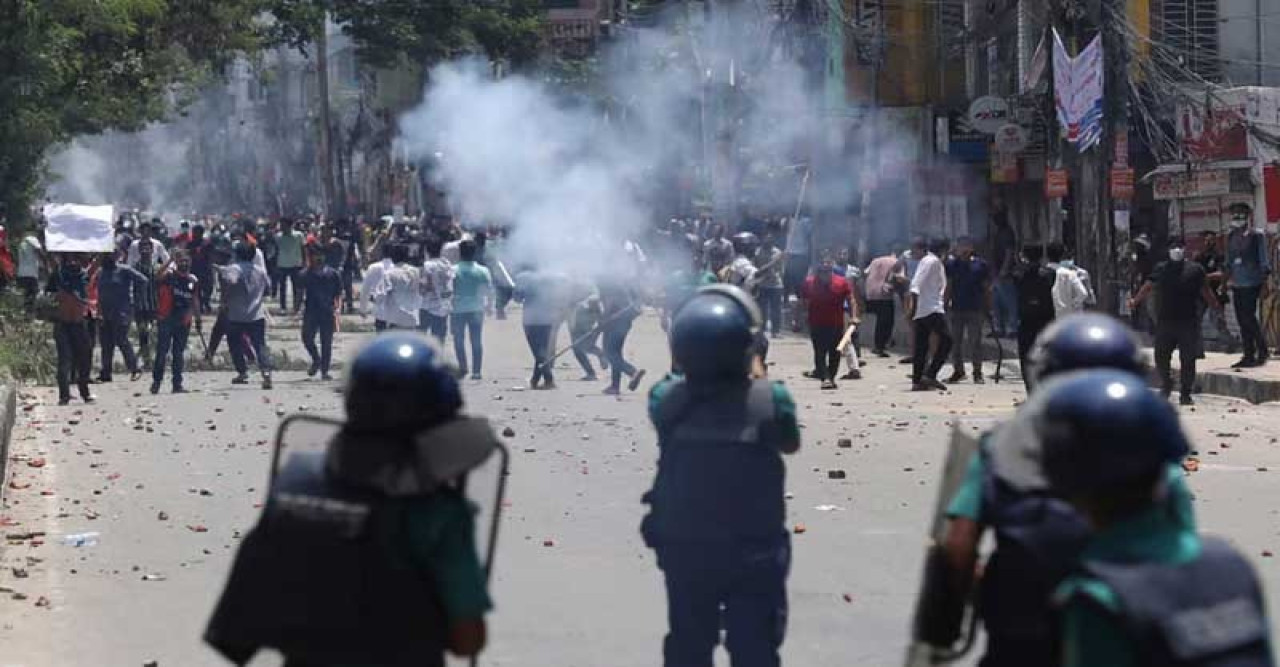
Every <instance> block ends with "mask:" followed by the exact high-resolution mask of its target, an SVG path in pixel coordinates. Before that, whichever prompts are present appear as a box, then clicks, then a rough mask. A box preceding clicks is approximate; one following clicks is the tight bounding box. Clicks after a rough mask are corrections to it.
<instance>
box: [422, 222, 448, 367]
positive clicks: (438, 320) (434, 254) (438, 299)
mask: <svg viewBox="0 0 1280 667" xmlns="http://www.w3.org/2000/svg"><path fill="white" fill-rule="evenodd" d="M443 246H444V243H443V242H442V241H441V240H440V238H439V237H434V236H433V237H431V238H429V239H428V240H427V243H426V251H427V258H428V259H427V261H425V262H423V263H422V271H421V272H420V274H419V276H420V278H419V282H418V287H419V294H420V295H421V296H422V310H421V312H419V313H418V328H419V329H422V330H423V331H426V332H428V333H430V334H431V335H432V336H435V338H436V340H438V341H440V342H441V343H443V342H444V339H445V336H447V335H448V333H449V313H451V312H453V265H452V264H450V263H449V260H447V259H445V258H443V257H441V256H440V252H441V250H442V248H443Z"/></svg>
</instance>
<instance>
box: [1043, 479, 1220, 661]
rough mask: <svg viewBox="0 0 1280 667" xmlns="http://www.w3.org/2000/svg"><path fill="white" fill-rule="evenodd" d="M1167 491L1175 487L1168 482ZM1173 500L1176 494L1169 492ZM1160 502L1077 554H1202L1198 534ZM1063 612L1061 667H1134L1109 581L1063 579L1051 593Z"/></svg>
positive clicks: (1119, 557)
mask: <svg viewBox="0 0 1280 667" xmlns="http://www.w3.org/2000/svg"><path fill="white" fill-rule="evenodd" d="M1170 491H1173V488H1172V485H1170ZM1170 496H1171V499H1173V498H1174V497H1175V496H1176V493H1171V494H1170ZM1177 505H1178V503H1177V502H1176V501H1175V502H1173V503H1164V504H1160V505H1156V506H1154V507H1151V508H1149V509H1147V510H1145V511H1143V512H1142V513H1140V514H1137V515H1135V516H1133V517H1130V518H1128V519H1125V520H1124V521H1121V522H1119V523H1117V524H1115V525H1113V526H1110V527H1108V528H1106V529H1104V530H1102V531H1100V532H1098V533H1097V534H1095V535H1094V536H1093V537H1092V538H1090V540H1089V544H1088V546H1087V547H1085V550H1084V553H1083V554H1082V556H1081V558H1082V559H1084V560H1091V561H1101V562H1129V563H1132V562H1149V563H1167V564H1172V565H1177V564H1182V563H1186V562H1189V561H1191V560H1194V559H1195V558H1197V557H1198V556H1199V555H1200V537H1199V536H1198V535H1197V534H1196V531H1195V527H1194V526H1188V525H1186V522H1185V518H1184V517H1181V516H1179V511H1178V509H1177ZM1055 597H1056V598H1057V599H1058V600H1060V601H1067V602H1066V607H1065V609H1064V611H1063V644H1062V648H1063V663H1062V664H1063V667H1092V666H1094V665H1106V666H1107V667H1135V666H1136V665H1138V664H1139V659H1138V658H1139V656H1138V655H1137V652H1136V651H1137V647H1136V646H1135V644H1134V642H1133V641H1132V640H1131V639H1130V638H1129V637H1128V636H1127V635H1126V633H1125V632H1124V630H1123V629H1122V628H1121V627H1120V626H1119V624H1117V623H1116V620H1115V617H1114V616H1112V615H1110V614H1108V613H1107V612H1106V611H1103V610H1104V609H1105V610H1109V611H1111V612H1115V611H1117V610H1118V608H1119V603H1118V600H1117V598H1116V595H1115V593H1114V592H1113V591H1112V590H1111V588H1110V587H1109V586H1107V585H1106V584H1104V583H1102V582H1101V581H1098V580H1097V579H1093V578H1090V577H1087V576H1075V577H1071V578H1069V579H1067V580H1066V581H1065V582H1063V583H1062V585H1061V586H1060V587H1059V588H1058V591H1057V593H1056V596H1055Z"/></svg>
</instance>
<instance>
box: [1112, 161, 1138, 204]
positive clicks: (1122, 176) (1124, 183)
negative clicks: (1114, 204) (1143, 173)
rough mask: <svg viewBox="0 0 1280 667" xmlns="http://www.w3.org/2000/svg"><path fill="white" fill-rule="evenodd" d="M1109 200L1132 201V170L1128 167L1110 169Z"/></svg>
mask: <svg viewBox="0 0 1280 667" xmlns="http://www.w3.org/2000/svg"><path fill="white" fill-rule="evenodd" d="M1111 198H1112V199H1123V200H1126V201H1128V200H1130V199H1133V169H1132V168H1130V167H1113V168H1112V169H1111Z"/></svg>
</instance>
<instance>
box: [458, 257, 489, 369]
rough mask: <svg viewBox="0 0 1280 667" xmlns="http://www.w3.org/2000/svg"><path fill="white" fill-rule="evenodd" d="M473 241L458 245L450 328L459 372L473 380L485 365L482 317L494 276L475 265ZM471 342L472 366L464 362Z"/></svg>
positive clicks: (486, 308) (485, 309) (486, 306)
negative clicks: (468, 340) (467, 347)
mask: <svg viewBox="0 0 1280 667" xmlns="http://www.w3.org/2000/svg"><path fill="white" fill-rule="evenodd" d="M477 250H478V249H477V248H476V243H475V241H463V242H462V243H461V244H459V246H458V265H457V268H456V270H455V271H454V275H453V308H452V312H451V314H450V315H449V328H451V329H453V353H454V355H455V356H456V357H457V359H458V373H459V374H460V375H466V374H467V371H468V369H470V372H471V379H472V380H479V379H480V378H481V367H482V365H483V363H484V316H485V312H486V311H487V310H488V309H489V303H490V300H491V299H492V294H493V276H492V275H491V274H490V273H489V269H486V268H485V267H483V266H481V265H479V264H478V263H476V253H477ZM468 337H469V338H470V340H471V363H469V364H468V363H467V350H466V339H467V338H468Z"/></svg>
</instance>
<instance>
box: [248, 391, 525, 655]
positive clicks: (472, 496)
mask: <svg viewBox="0 0 1280 667" xmlns="http://www.w3.org/2000/svg"><path fill="white" fill-rule="evenodd" d="M342 426H343V422H342V421H340V420H337V419H331V418H326V417H317V416H314V415H307V414H296V415H291V416H289V417H286V418H285V419H284V420H283V421H281V422H280V427H279V429H278V430H277V432H276V443H275V451H274V452H273V454H272V459H271V478H270V492H269V494H268V500H267V502H268V503H270V502H271V500H270V497H271V496H273V495H274V494H276V493H278V492H280V491H286V492H287V491H288V490H289V488H290V486H291V485H292V484H294V483H295V480H296V479H297V478H298V477H301V476H303V475H304V474H306V475H307V476H310V473H315V472H318V471H322V470H323V468H324V465H325V452H326V450H327V449H328V447H329V443H330V442H332V441H333V439H334V438H336V437H337V436H338V435H339V433H340V432H341V430H342ZM492 444H493V450H492V452H491V453H489V455H488V456H486V457H484V459H483V461H482V462H481V463H480V464H479V465H477V466H475V467H473V468H471V469H470V471H469V472H468V473H467V474H466V475H465V477H464V478H463V479H462V482H461V483H462V489H463V492H464V494H465V496H466V498H467V500H468V501H469V502H470V503H471V505H472V507H473V508H474V510H475V512H476V515H475V526H476V551H477V553H478V554H480V556H481V558H482V559H483V563H484V570H485V577H486V579H489V578H491V577H492V575H493V566H494V557H495V554H496V552H497V546H498V528H499V526H500V521H501V518H502V510H503V504H504V503H505V497H506V487H507V475H508V472H509V466H510V462H511V456H510V453H509V451H508V450H507V448H506V446H505V445H503V444H502V443H501V442H499V441H498V439H497V438H496V437H495V438H494V439H493V443H492ZM450 664H466V663H465V662H463V661H457V662H453V661H451V663H450ZM470 664H472V665H475V664H476V660H474V659H472V660H471V661H470Z"/></svg>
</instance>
